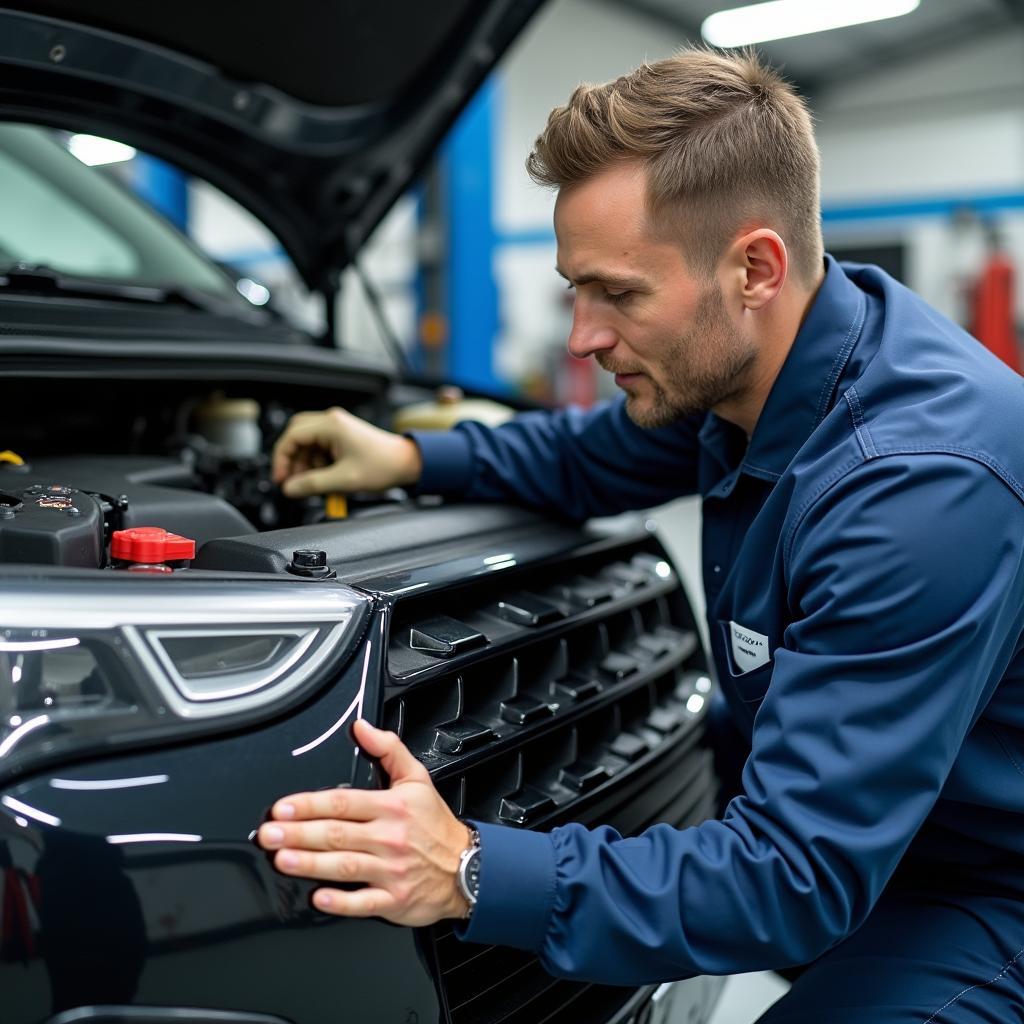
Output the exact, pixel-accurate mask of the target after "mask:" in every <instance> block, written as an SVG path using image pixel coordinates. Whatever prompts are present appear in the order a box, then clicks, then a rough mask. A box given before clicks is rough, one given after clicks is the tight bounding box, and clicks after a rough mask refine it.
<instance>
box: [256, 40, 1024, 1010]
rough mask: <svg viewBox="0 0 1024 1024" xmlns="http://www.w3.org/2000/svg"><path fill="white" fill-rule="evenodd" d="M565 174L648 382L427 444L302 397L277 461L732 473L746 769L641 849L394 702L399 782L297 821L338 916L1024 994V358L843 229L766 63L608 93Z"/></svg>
mask: <svg viewBox="0 0 1024 1024" xmlns="http://www.w3.org/2000/svg"><path fill="white" fill-rule="evenodd" d="M528 169H529V171H530V173H531V175H532V176H533V178H534V179H535V180H536V181H538V182H540V183H543V184H545V185H548V186H554V187H555V188H557V190H558V196H557V201H556V206H555V215H554V218H555V231H556V235H557V241H558V271H559V273H561V274H562V276H563V277H564V278H566V280H567V281H568V284H569V287H570V288H572V289H574V290H575V306H574V313H573V324H572V332H571V334H570V337H569V342H568V345H569V351H570V352H571V353H572V354H573V355H574V356H576V357H578V358H586V357H593V358H594V359H596V361H597V362H598V363H599V364H600V365H601V366H602V367H603V368H604V369H605V370H607V371H609V372H611V373H614V374H615V380H616V383H617V384H618V386H619V388H620V389H621V390H622V392H624V394H623V395H622V396H620V398H619V400H617V401H613V402H611V403H608V404H604V405H600V406H598V407H596V408H595V409H593V410H591V411H588V412H584V411H580V410H574V409H569V410H564V411H559V412H553V413H545V412H531V413H525V414H522V415H520V416H518V417H517V418H516V419H514V420H513V421H512V422H510V423H508V424H506V425H504V426H501V427H498V428H486V427H484V426H482V425H480V424H477V423H463V424H460V425H459V426H457V427H456V428H455V429H454V430H452V431H450V432H448V433H442V434H436V435H434V434H414V435H412V436H410V437H400V436H397V435H394V434H389V433H387V432H385V431H381V430H378V429H377V428H375V427H373V426H371V425H369V424H367V423H364V422H361V421H359V420H357V419H355V418H354V417H352V416H350V415H348V414H347V413H345V412H343V411H341V410H338V409H332V410H329V411H327V412H309V413H302V414H299V415H298V416H296V417H295V418H294V419H293V421H292V422H291V423H290V424H289V426H288V428H287V429H286V431H285V433H284V434H283V436H282V437H281V439H280V440H279V442H278V444H277V447H276V449H275V453H274V474H275V478H276V479H277V480H278V481H281V482H283V486H284V491H285V493H286V494H288V495H293V496H302V495H308V494H313V493H326V492H331V491H350V490H356V489H358V490H379V489H384V488H387V487H390V486H394V485H404V486H407V487H417V488H418V489H419V490H420V491H422V492H427V493H441V494H446V495H453V496H460V497H463V498H468V499H475V500H479V499H493V500H497V501H520V502H526V503H529V504H530V505H533V506H536V507H539V508H541V509H548V510H552V511H555V512H557V513H559V514H561V515H569V516H571V517H574V518H578V519H584V518H586V517H589V516H600V515H605V514H610V513H616V512H620V511H622V510H624V509H642V508H647V507H650V506H652V505H655V504H658V503H661V502H664V501H667V500H669V499H671V498H675V497H677V496H679V495H684V494H693V493H699V494H701V495H702V496H703V511H704V520H703V522H704V527H703V564H704V584H705V590H706V597H707V609H708V625H709V627H710V636H711V644H712V648H713V654H714V660H715V663H716V665H717V668H718V676H719V680H720V685H721V694H722V696H723V697H724V699H725V702H726V706H727V709H728V712H729V715H730V718H731V721H732V723H733V727H734V729H735V732H736V735H737V736H740V737H742V739H743V741H744V744H743V746H742V747H740V751H739V753H738V755H737V756H738V761H737V762H736V763H737V766H742V777H741V781H740V782H739V784H738V785H737V791H736V793H735V795H734V796H733V798H732V799H731V800H730V801H729V802H728V805H727V806H726V807H725V808H724V812H723V815H722V816H721V818H720V819H717V820H709V821H706V822H704V823H703V824H701V825H700V826H698V827H694V828H688V829H685V830H677V829H673V828H671V827H669V826H667V825H656V826H654V827H652V828H650V829H648V830H647V831H646V832H644V833H643V834H642V835H640V836H637V837H634V838H622V837H620V836H619V835H617V834H616V833H615V832H614V831H612V830H611V829H609V828H598V829H594V830H587V829H585V828H583V827H582V826H580V825H576V824H570V825H566V826H564V827H561V828H556V829H554V830H553V831H552V832H551V833H550V834H541V833H536V832H530V831H525V830H520V829H514V828H507V827H502V826H496V825H490V824H486V823H469V826H470V828H471V829H472V831H470V830H469V829H468V828H467V824H465V823H463V822H460V821H459V820H457V819H456V818H455V817H454V816H453V814H452V813H451V812H450V811H449V809H448V808H447V806H446V805H445V804H444V802H443V801H442V800H441V798H440V797H439V796H438V794H437V793H436V791H435V790H434V788H433V785H432V783H431V780H430V777H429V775H428V774H427V772H426V770H425V769H424V768H423V767H422V766H421V765H420V764H419V762H418V761H417V760H416V759H415V758H414V757H413V756H412V754H411V753H410V752H409V751H408V750H407V749H406V748H405V747H404V746H403V744H402V743H401V741H400V740H399V739H398V737H396V736H395V735H394V734H392V733H386V732H381V731H379V730H376V729H374V728H373V727H371V726H370V725H369V724H368V723H366V722H360V723H358V724H357V726H356V729H355V736H356V741H357V742H358V744H359V745H360V747H362V748H363V749H364V750H365V751H366V753H367V754H369V755H371V756H374V757H378V758H379V759H380V762H381V764H382V766H383V767H384V769H385V770H386V771H387V773H388V775H389V776H390V779H391V786H390V789H388V790H384V791H379V792H369V791H359V790H350V789H349V790H335V791H330V792H322V793H305V794H296V795H293V796H289V797H286V798H284V799H282V800H281V801H279V802H278V803H277V804H276V805H275V807H274V808H273V811H272V819H273V820H271V821H270V822H268V823H266V824H264V825H263V826H262V827H261V829H260V833H259V841H260V842H261V844H262V845H263V846H264V847H266V848H268V849H272V850H275V851H276V853H275V864H276V866H277V867H278V868H279V869H280V870H281V871H283V872H286V873H288V874H291V875H297V876H303V877H308V878H316V879H323V880H328V881H332V882H337V881H345V882H351V881H356V882H363V883H365V887H364V888H362V889H358V890H353V891H346V890H340V889H336V888H321V889H318V890H317V891H316V893H315V894H314V903H315V905H316V906H317V907H319V908H320V909H321V910H323V911H324V912H326V913H329V914H340V915H350V916H369V915H376V916H380V917H383V918H385V919H387V920H389V921H392V922H396V923H400V924H407V925H425V924H428V923H431V922H433V921H436V920H438V919H440V918H445V917H452V918H465V920H464V921H460V922H459V923H458V925H457V926H456V930H457V933H458V934H459V935H460V936H461V937H462V938H464V939H466V940H469V941H473V942H487V943H500V944H504V945H508V946H515V947H520V948H523V949H527V950H533V951H536V952H537V954H538V955H539V956H540V958H541V961H542V962H543V964H544V965H545V967H546V968H547V969H548V970H549V971H551V972H552V973H554V974H558V975H564V976H568V977H573V978H585V979H592V980H599V981H601V982H605V983H610V984H616V983H618V984H639V983H644V982H659V981H665V980H670V979H679V978H684V977H687V976H691V975H694V974H727V973H735V972H743V971H753V970H760V969H767V968H776V969H777V968H783V967H786V966H788V965H800V964H808V963H811V966H810V967H809V968H807V969H806V970H805V971H804V972H803V973H802V974H801V975H800V976H799V978H798V979H797V980H796V981H795V983H794V985H793V987H792V988H791V990H790V991H789V993H788V994H787V995H786V996H784V997H783V998H782V999H781V1000H780V1001H779V1002H778V1003H776V1004H775V1006H774V1007H772V1008H771V1009H770V1010H769V1011H768V1012H767V1014H766V1015H765V1016H764V1017H763V1018H762V1021H764V1022H773V1024H776V1022H783V1021H786V1022H795V1021H814V1022H828V1024H837V1022H848V1021H849V1022H852V1021H857V1022H864V1021H871V1022H872V1024H896V1022H899V1024H911V1022H913V1024H932V1022H938V1021H947V1022H948V1021H957V1022H964V1021H972V1022H973V1021H1000V1022H1006V1021H1009V1020H1024V870H1022V864H1024V860H1022V858H1021V855H1022V854H1024V640H1022V632H1024V443H1022V442H1024V381H1022V379H1021V378H1020V377H1018V376H1017V375H1016V374H1014V373H1013V372H1012V371H1011V370H1009V369H1008V368H1007V367H1005V366H1004V365H1003V364H1001V363H999V362H998V361H997V360H996V359H995V358H994V357H993V356H991V355H990V354H989V353H988V352H986V351H985V350H984V349H983V348H982V346H981V345H979V344H978V343H977V342H975V341H974V340H973V339H971V338H970V337H969V336H968V335H967V334H965V333H964V332H963V331H962V330H961V329H960V328H958V327H957V326H956V325H954V324H953V323H951V322H950V321H948V320H946V319H945V318H944V317H942V316H941V315H940V314H938V313H937V312H936V311H934V310H933V309H931V308H929V307H928V306H927V305H926V304H925V303H924V302H923V301H922V300H921V299H919V298H918V297H916V296H915V295H914V294H912V293H911V292H909V291H908V290H907V289H905V288H904V287H902V286H901V285H900V284H898V283H897V282H896V281H894V280H893V279H892V278H891V277H889V276H887V275H886V274H885V273H883V272H882V271H881V270H879V269H877V268H874V267H869V266H852V265H851V266H840V265H839V264H838V263H836V262H835V261H833V260H832V259H831V258H830V257H828V256H827V255H825V254H824V252H823V250H822V242H821V234H820V209H819V196H818V153H817V147H816V144H815V141H814V136H813V130H812V125H811V120H810V117H809V115H808V113H807V110H806V108H805V106H804V104H803V102H802V101H801V100H800V99H799V98H798V97H797V96H796V95H795V93H794V92H793V90H792V89H791V87H790V86H789V85H788V84H787V83H785V82H784V81H783V80H782V79H780V77H778V76H777V75H776V74H775V73H774V72H773V71H771V70H770V69H768V68H766V67H765V66H764V65H762V64H761V63H760V62H759V60H758V59H757V58H756V57H754V56H752V55H749V54H743V55H728V56H726V55H719V54H716V53H712V52H706V51H702V50H689V51H684V52H682V53H680V54H678V55H676V56H675V57H672V58H670V59H667V60H663V61H659V62H657V63H653V64H649V65H643V66H641V67H640V68H638V69H637V70H636V71H634V72H632V73H631V74H628V75H626V76H624V77H622V78H619V79H617V80H616V81H614V82H610V83H607V84H605V85H600V86H582V87H580V88H579V89H577V90H576V91H575V92H574V93H573V95H572V97H571V98H570V100H569V101H568V103H567V104H566V105H565V106H562V107H558V108H556V109H555V110H554V111H553V112H552V114H551V116H550V118H549V121H548V124H547V127H546V129H545V130H544V132H543V133H542V134H541V135H540V137H539V138H538V139H537V142H536V145H535V148H534V151H533V153H532V154H531V155H530V158H529V161H528ZM324 451H326V453H328V454H329V457H330V460H331V464H330V465H328V466H326V467H325V468H311V467H313V466H314V465H315V463H314V462H313V461H311V460H312V459H313V458H314V454H315V453H317V452H321V453H322V452H324ZM738 771H739V767H737V774H738ZM477 843H478V844H479V852H478V853H473V852H472V851H474V850H475V849H476V846H477ZM466 859H469V860H471V861H475V862H476V863H477V864H478V865H479V875H478V877H477V880H476V885H475V891H474V884H473V881H472V879H470V880H468V881H467V880H466V878H465V877H463V878H462V880H461V881H460V879H459V878H458V877H457V875H458V874H459V868H460V864H461V862H462V861H463V860H466ZM467 874H472V873H471V872H463V876H465V875H467Z"/></svg>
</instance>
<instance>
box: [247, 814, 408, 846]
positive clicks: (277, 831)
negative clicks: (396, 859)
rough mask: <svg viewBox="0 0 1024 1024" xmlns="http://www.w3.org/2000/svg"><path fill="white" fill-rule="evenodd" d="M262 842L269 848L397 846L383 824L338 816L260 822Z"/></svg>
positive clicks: (260, 838) (261, 843)
mask: <svg viewBox="0 0 1024 1024" xmlns="http://www.w3.org/2000/svg"><path fill="white" fill-rule="evenodd" d="M384 827H385V828H386V827H387V826H384ZM259 842H260V846H262V847H263V849H265V850H279V849H287V848H295V849H300V850H317V851H328V850H361V851H363V852H364V853H384V852H387V851H388V850H390V849H393V843H390V842H389V841H388V838H387V836H386V835H382V834H381V826H380V825H379V824H377V823H374V824H372V825H371V824H365V823H363V822H359V821H339V820H338V819H337V818H328V819H327V820H325V821H308V822H307V821H298V822H277V821H273V822H267V823H266V824H265V825H261V826H260V830H259Z"/></svg>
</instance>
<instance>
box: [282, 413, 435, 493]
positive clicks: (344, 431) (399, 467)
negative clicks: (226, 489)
mask: <svg viewBox="0 0 1024 1024" xmlns="http://www.w3.org/2000/svg"><path fill="white" fill-rule="evenodd" d="M422 471H423V463H422V460H421V459H420V450H419V448H418V447H417V445H416V442H415V441H411V440H409V438H407V437H402V436H401V435H400V434H392V433H391V432H390V431H387V430H381V429H380V428H379V427H375V426H373V424H372V423H367V422H366V421H365V420H361V419H359V418H358V417H357V416H353V415H352V414H351V413H347V412H345V410H344V409H338V408H333V409H328V410H326V411H325V412H300V413H298V414H297V415H295V416H293V417H292V418H291V420H290V421H289V423H288V426H287V427H285V430H284V433H283V434H282V435H281V436H280V437H279V438H278V441H277V444H275V445H274V460H273V465H272V468H271V476H272V477H273V480H274V482H275V483H279V484H281V485H282V490H283V491H284V493H285V494H286V495H288V497H289V498H305V497H306V496H307V495H310V494H330V493H331V492H333V491H337V492H340V493H342V494H348V493H350V492H352V491H386V490H387V489H388V488H389V487H407V486H409V485H410V484H414V483H416V481H417V480H419V478H420V474H421V473H422Z"/></svg>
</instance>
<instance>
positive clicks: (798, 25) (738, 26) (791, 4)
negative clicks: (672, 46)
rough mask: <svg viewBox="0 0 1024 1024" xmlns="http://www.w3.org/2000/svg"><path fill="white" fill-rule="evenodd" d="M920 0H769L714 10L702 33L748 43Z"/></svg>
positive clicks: (722, 41)
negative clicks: (723, 9)
mask: <svg viewBox="0 0 1024 1024" xmlns="http://www.w3.org/2000/svg"><path fill="white" fill-rule="evenodd" d="M920 3H921V0H768V2H767V3H760V4H750V5H749V6H747V7H735V8H733V9H732V10H731V11H719V12H718V13H717V14H712V15H710V16H709V17H707V18H705V19H704V23H703V24H702V25H701V27H700V34H701V35H702V36H703V37H704V40H705V42H708V43H710V44H711V45H712V46H720V47H722V48H731V47H735V46H748V45H750V44H751V43H765V42H768V41H769V40H772V39H789V38H791V37H792V36H805V35H809V34H810V33H811V32H827V31H828V30H829V29H833V28H846V27H848V26H849V25H863V24H864V23H865V22H868V21H881V20H882V19H884V18H898V17H900V16H901V15H904V14H910V12H911V11H914V10H916V9H917V8H918V7H919V6H920Z"/></svg>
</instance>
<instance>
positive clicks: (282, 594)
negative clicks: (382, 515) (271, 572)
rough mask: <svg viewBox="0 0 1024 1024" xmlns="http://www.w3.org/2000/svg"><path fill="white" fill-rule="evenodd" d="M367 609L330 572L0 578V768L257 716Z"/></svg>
mask: <svg viewBox="0 0 1024 1024" xmlns="http://www.w3.org/2000/svg"><path fill="white" fill-rule="evenodd" d="M169 584H170V585H169ZM368 609H369V601H368V599H366V598H364V597H362V596H361V595H359V594H358V593H356V592H355V591H353V590H350V589H349V588H347V587H343V586H341V585H338V584H330V583H317V584H293V583H286V582H283V583H275V582H273V581H258V580H254V581H246V582H244V583H236V582H225V581H220V580H218V581H212V580H203V579H194V580H192V579H189V580H187V579H176V580H174V582H173V583H170V581H168V580H164V579H147V578H145V577H141V578H140V577H127V576H121V577H119V578H117V579H104V580H102V581H101V580H97V579H96V578H95V577H94V578H93V579H91V580H89V581H85V580H80V579H79V580H76V579H70V578H63V579H57V578H54V579H48V580H40V579H38V578H37V579H31V580H30V579H25V578H20V579H12V580H5V581H3V582H0V778H2V777H6V776H9V775H11V774H13V773H16V772H17V773H20V772H23V771H25V770H27V769H34V768H36V767H39V766H40V765H41V764H43V763H48V762H51V761H53V760H58V759H61V758H63V757H65V756H67V755H69V754H74V755H76V756H77V755H79V754H81V753H85V752H87V751H89V750H99V749H104V750H106V749H110V748H115V747H121V746H125V745H135V744H139V743H144V742H146V741H148V740H150V739H158V738H162V737H166V736H168V735H171V736H175V735H179V734H182V733H187V732H196V731H208V730H210V729H215V728H216V727H217V726H218V725H219V724H220V723H221V721H222V720H230V724H231V725H232V727H234V726H235V725H238V724H244V723H245V722H246V721H248V720H252V719H255V718H258V717H262V716H263V715H265V714H267V713H268V712H270V711H272V710H276V709H278V708H279V707H280V706H282V704H283V703H287V702H289V701H293V700H296V699H298V698H300V697H301V696H302V695H303V694H305V693H306V692H308V690H309V689H310V688H312V687H315V686H317V685H319V683H320V682H322V681H323V680H324V678H325V677H326V676H327V675H328V674H329V673H331V672H332V671H337V669H339V668H340V665H341V662H342V660H343V659H344V657H345V656H346V655H347V654H348V653H349V652H350V651H351V648H352V645H353V644H354V643H355V641H356V640H357V639H358V638H359V636H360V634H361V632H362V628H363V625H364V623H365V619H366V615H367V613H368Z"/></svg>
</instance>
